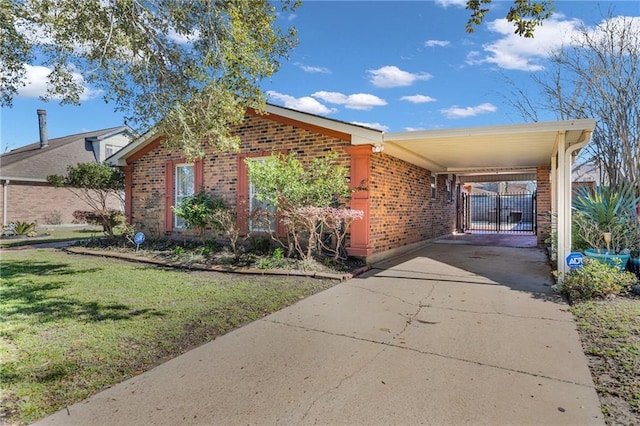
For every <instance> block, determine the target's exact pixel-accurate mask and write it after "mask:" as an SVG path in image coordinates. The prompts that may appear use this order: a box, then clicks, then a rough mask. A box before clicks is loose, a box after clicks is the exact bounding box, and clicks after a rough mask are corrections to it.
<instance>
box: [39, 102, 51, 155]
mask: <svg viewBox="0 0 640 426" xmlns="http://www.w3.org/2000/svg"><path fill="white" fill-rule="evenodd" d="M38 128H39V129H40V149H42V148H46V147H48V146H49V138H47V110H46V109H39V110H38Z"/></svg>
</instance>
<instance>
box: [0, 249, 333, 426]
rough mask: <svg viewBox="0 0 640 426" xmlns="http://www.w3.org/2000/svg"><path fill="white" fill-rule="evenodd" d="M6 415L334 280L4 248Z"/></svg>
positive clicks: (78, 395)
mask: <svg viewBox="0 0 640 426" xmlns="http://www.w3.org/2000/svg"><path fill="white" fill-rule="evenodd" d="M0 275H1V276H0V292H1V293H2V297H1V298H0V407H2V408H0V424H3V423H4V422H7V423H9V424H13V423H17V424H26V423H31V422H33V421H36V420H38V419H40V418H42V417H44V416H46V415H47V414H50V413H53V412H55V411H57V410H59V409H62V408H64V407H65V406H66V405H69V404H72V403H74V402H77V401H79V400H82V399H83V398H86V397H87V396H89V395H91V394H93V393H95V392H97V391H99V390H101V389H103V388H105V387H108V386H110V385H112V384H115V383H117V382H120V381H122V380H124V379H127V378H129V377H132V376H134V375H136V374H139V373H141V372H143V371H144V370H146V369H148V368H150V367H152V366H153V365H156V364H157V363H158V362H161V361H163V360H166V359H168V358H171V357H175V356H177V355H179V354H180V353H183V352H185V351H186V350H188V349H190V348H192V347H194V346H197V345H200V344H202V343H205V342H207V341H210V340H212V339H214V338H215V337H216V336H219V335H221V334H224V333H227V332H229V331H230V330H233V329H234V328H236V327H238V326H241V325H243V324H245V323H247V322H249V321H253V320H256V319H258V318H261V317H263V316H265V315H267V314H269V313H271V312H274V311H276V310H279V309H281V308H282V307H284V306H287V305H289V304H292V303H294V302H296V301H298V300H300V299H302V298H304V297H306V296H308V295H310V294H313V293H315V292H318V291H321V290H324V289H326V288H328V287H330V286H332V285H334V284H335V281H322V280H316V279H310V278H300V277H295V278H294V277H263V276H234V275H227V274H220V273H214V272H197V273H196V272H189V271H182V270H163V269H160V268H157V267H151V266H145V265H141V264H138V263H128V262H123V261H120V260H116V259H106V258H100V257H85V256H78V255H70V254H66V253H64V252H61V251H58V250H54V249H34V250H18V251H7V250H4V251H3V252H2V263H1V269H0Z"/></svg>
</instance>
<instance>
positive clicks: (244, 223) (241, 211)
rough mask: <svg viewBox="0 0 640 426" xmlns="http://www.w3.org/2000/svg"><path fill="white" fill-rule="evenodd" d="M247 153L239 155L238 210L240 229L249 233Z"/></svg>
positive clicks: (244, 232)
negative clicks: (245, 161)
mask: <svg viewBox="0 0 640 426" xmlns="http://www.w3.org/2000/svg"><path fill="white" fill-rule="evenodd" d="M245 158H247V157H246V155H239V156H238V188H237V190H236V211H237V215H236V217H237V221H238V229H239V230H240V233H241V234H247V233H249V217H248V215H249V176H248V171H247V165H246V164H245V163H244V160H245Z"/></svg>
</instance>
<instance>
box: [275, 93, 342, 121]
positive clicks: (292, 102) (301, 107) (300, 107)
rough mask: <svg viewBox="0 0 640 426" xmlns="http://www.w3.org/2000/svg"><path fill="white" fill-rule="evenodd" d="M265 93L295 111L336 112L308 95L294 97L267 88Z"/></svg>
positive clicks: (325, 113)
mask: <svg viewBox="0 0 640 426" xmlns="http://www.w3.org/2000/svg"><path fill="white" fill-rule="evenodd" d="M267 95H268V96H269V97H270V98H271V99H275V100H278V101H280V102H282V104H283V105H284V106H285V107H287V108H291V109H295V110H297V111H304V112H308V113H310V114H319V115H327V114H331V113H334V112H336V110H335V109H333V108H327V107H326V106H324V105H322V104H321V103H320V102H318V101H317V100H315V99H313V98H312V97H310V96H303V97H301V98H296V97H293V96H290V95H285V94H284V93H278V92H275V91H273V90H269V91H268V92H267Z"/></svg>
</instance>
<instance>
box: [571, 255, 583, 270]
mask: <svg viewBox="0 0 640 426" xmlns="http://www.w3.org/2000/svg"><path fill="white" fill-rule="evenodd" d="M582 263H583V262H582V253H580V252H573V253H569V255H568V256H567V266H568V267H569V268H571V269H575V268H579V267H581V266H582Z"/></svg>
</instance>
